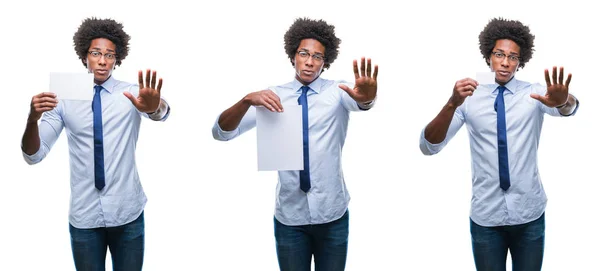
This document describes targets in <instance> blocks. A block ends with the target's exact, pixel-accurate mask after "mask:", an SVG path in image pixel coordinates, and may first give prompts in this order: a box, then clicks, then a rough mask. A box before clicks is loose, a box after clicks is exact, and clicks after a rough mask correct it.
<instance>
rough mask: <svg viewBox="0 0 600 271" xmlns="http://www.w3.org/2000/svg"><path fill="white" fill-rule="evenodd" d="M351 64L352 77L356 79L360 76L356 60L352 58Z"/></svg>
mask: <svg viewBox="0 0 600 271" xmlns="http://www.w3.org/2000/svg"><path fill="white" fill-rule="evenodd" d="M352 65H353V66H354V78H355V79H358V78H359V77H360V75H359V74H358V62H357V61H356V60H353V61H352Z"/></svg>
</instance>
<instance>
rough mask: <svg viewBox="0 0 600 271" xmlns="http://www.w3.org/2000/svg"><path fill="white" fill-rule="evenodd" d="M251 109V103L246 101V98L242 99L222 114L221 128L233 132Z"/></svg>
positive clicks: (220, 119) (220, 118) (220, 117)
mask: <svg viewBox="0 0 600 271" xmlns="http://www.w3.org/2000/svg"><path fill="white" fill-rule="evenodd" d="M248 109H250V103H248V102H247V101H246V98H244V99H241V100H240V101H239V102H237V103H236V104H234V105H233V106H231V107H230V108H228V109H227V110H225V111H223V113H221V116H219V121H218V122H219V127H221V129H222V130H223V131H233V130H234V129H235V128H237V127H238V126H239V125H240V122H241V121H242V118H243V117H244V115H245V114H246V112H248Z"/></svg>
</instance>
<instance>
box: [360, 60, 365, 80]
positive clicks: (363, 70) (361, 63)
mask: <svg viewBox="0 0 600 271" xmlns="http://www.w3.org/2000/svg"><path fill="white" fill-rule="evenodd" d="M365 73H366V71H365V58H364V57H361V58H360V77H363V76H365Z"/></svg>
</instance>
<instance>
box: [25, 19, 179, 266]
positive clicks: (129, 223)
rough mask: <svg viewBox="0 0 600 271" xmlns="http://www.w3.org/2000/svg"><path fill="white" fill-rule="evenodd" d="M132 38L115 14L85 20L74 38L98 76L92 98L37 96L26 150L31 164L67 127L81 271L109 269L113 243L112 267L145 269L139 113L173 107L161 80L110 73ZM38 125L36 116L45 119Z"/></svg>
mask: <svg viewBox="0 0 600 271" xmlns="http://www.w3.org/2000/svg"><path fill="white" fill-rule="evenodd" d="M129 39H130V37H129V35H128V34H127V33H125V31H123V25H122V24H120V23H117V22H116V21H114V20H111V19H97V18H88V19H86V20H84V21H83V23H82V24H81V26H80V27H79V29H78V30H77V32H76V33H75V35H74V36H73V41H74V47H75V52H76V53H77V55H78V56H79V58H80V59H81V61H82V63H83V65H84V66H85V67H86V68H87V69H88V72H90V73H93V74H94V83H95V86H94V89H82V90H81V91H88V92H90V93H94V98H93V101H92V102H91V103H90V102H89V101H76V100H60V102H59V100H58V99H57V97H56V95H55V94H54V93H50V92H43V93H40V94H38V95H35V96H33V98H32V99H31V109H30V113H29V118H28V119H27V126H26V128H25V133H24V135H23V141H22V150H23V156H24V158H25V161H26V162H27V163H29V164H35V163H38V162H40V161H41V160H42V159H44V157H45V156H46V155H47V154H48V152H49V151H50V149H51V148H52V145H54V143H55V142H56V140H57V139H58V137H59V135H60V133H61V132H62V130H63V128H65V129H66V133H67V135H68V144H69V155H70V159H69V160H70V170H71V204H70V212H69V224H70V225H69V231H70V234H71V248H72V251H73V259H74V261H75V267H76V269H77V270H104V269H105V266H104V263H105V261H106V259H105V258H106V248H107V247H108V248H110V252H111V256H112V261H113V270H141V269H142V262H143V256H144V215H143V211H144V206H145V204H146V195H145V194H144V191H143V189H142V186H141V184H140V180H139V177H138V173H137V169H136V163H135V147H136V142H137V139H138V133H139V128H140V120H141V118H140V116H144V117H148V118H150V119H152V120H155V121H164V120H165V119H166V118H167V117H168V115H169V112H170V107H169V105H168V104H167V103H166V101H165V100H163V99H161V97H160V91H161V87H162V78H161V79H159V80H158V85H157V84H156V72H155V71H154V72H152V74H151V73H150V70H147V72H146V79H145V81H144V79H143V74H142V71H139V74H138V77H139V86H138V85H135V84H130V83H126V82H123V81H118V80H116V79H115V78H114V77H112V76H111V75H112V71H113V70H114V69H115V67H116V65H120V64H121V61H122V60H123V59H125V57H127V54H128V52H129V47H128V46H129ZM40 118H41V122H39V124H38V120H40Z"/></svg>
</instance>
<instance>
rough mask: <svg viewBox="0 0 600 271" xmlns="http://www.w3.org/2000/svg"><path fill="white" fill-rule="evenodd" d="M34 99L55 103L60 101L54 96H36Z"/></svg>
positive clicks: (38, 101) (35, 100) (35, 101)
mask: <svg viewBox="0 0 600 271" xmlns="http://www.w3.org/2000/svg"><path fill="white" fill-rule="evenodd" d="M33 100H34V101H33V102H34V103H54V104H56V103H58V100H57V99H55V98H53V97H41V98H37V97H36V98H34V99H33Z"/></svg>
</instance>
